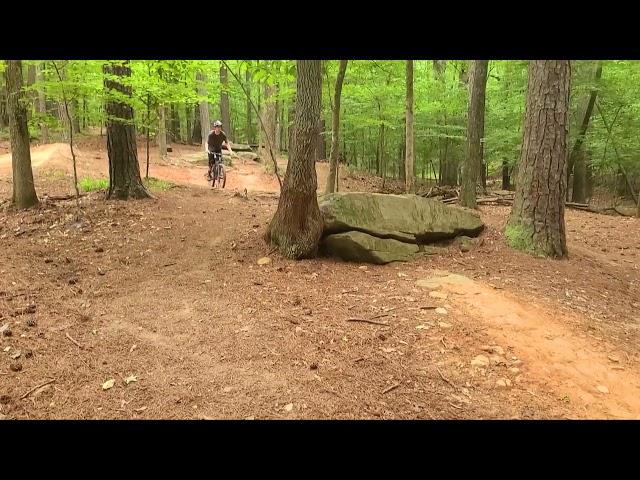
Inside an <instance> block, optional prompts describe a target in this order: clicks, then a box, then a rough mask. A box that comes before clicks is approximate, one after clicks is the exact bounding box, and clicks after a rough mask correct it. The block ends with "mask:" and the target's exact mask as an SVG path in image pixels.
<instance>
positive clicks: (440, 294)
mask: <svg viewBox="0 0 640 480" xmlns="http://www.w3.org/2000/svg"><path fill="white" fill-rule="evenodd" d="M429 296H430V297H431V298H440V299H442V300H446V299H447V297H449V295H447V294H446V293H443V292H438V291H437V290H432V291H431V292H429Z"/></svg>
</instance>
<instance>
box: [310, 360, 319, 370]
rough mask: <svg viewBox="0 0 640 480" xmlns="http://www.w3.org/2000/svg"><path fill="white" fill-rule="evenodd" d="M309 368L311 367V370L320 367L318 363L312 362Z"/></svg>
mask: <svg viewBox="0 0 640 480" xmlns="http://www.w3.org/2000/svg"><path fill="white" fill-rule="evenodd" d="M309 368H310V369H311V370H317V369H318V364H317V363H315V362H314V363H312V364H311V365H309Z"/></svg>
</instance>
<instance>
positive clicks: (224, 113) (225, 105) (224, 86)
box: [220, 62, 233, 140]
mask: <svg viewBox="0 0 640 480" xmlns="http://www.w3.org/2000/svg"><path fill="white" fill-rule="evenodd" d="M220 121H221V122H222V129H223V130H225V131H226V132H229V135H230V136H232V135H233V129H232V128H231V110H230V107H229V75H228V72H227V67H225V66H224V64H223V63H222V62H221V63H220ZM229 140H231V138H230V139H229Z"/></svg>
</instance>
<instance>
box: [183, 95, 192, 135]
mask: <svg viewBox="0 0 640 480" xmlns="http://www.w3.org/2000/svg"><path fill="white" fill-rule="evenodd" d="M184 116H185V123H186V127H187V132H186V135H185V140H186V143H191V133H192V132H193V108H192V106H191V105H189V104H185V106H184Z"/></svg>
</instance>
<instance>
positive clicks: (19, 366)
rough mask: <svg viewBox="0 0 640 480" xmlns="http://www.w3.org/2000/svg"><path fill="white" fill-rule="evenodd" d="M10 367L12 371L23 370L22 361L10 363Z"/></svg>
mask: <svg viewBox="0 0 640 480" xmlns="http://www.w3.org/2000/svg"><path fill="white" fill-rule="evenodd" d="M9 368H10V369H11V371H12V372H19V371H21V370H22V364H21V363H20V362H13V363H12V364H11V365H9Z"/></svg>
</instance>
